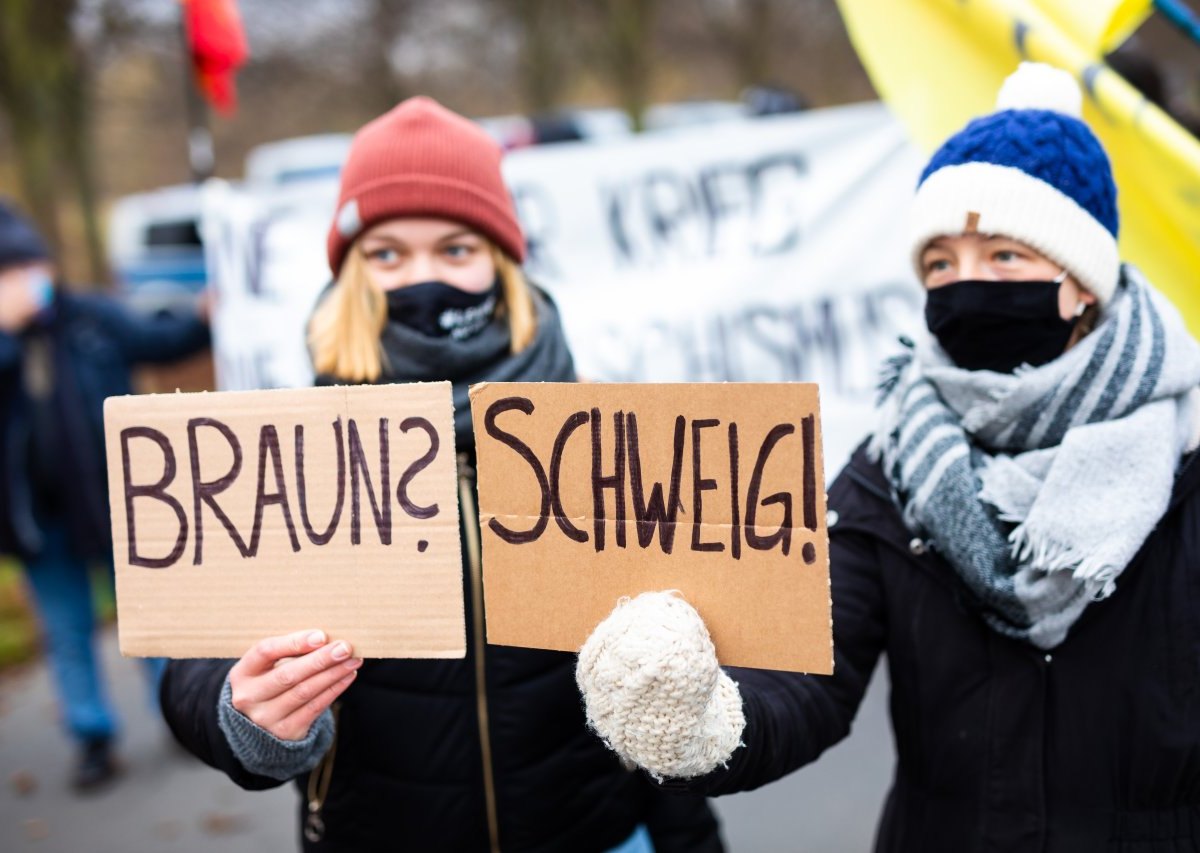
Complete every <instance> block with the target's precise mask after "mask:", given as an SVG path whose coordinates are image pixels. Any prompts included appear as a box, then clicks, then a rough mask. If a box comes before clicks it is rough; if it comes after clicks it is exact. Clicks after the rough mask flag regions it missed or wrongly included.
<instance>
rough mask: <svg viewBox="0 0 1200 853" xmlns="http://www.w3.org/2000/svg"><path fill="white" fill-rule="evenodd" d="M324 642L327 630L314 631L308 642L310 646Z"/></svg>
mask: <svg viewBox="0 0 1200 853" xmlns="http://www.w3.org/2000/svg"><path fill="white" fill-rule="evenodd" d="M324 642H325V632H324V631H313V632H312V633H311V634H309V635H308V644H309V645H310V646H319V645H322V644H323V643H324Z"/></svg>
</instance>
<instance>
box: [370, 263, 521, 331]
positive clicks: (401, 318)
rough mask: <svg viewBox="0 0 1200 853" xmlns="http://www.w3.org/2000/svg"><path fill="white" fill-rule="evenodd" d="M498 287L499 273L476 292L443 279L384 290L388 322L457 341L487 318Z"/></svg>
mask: <svg viewBox="0 0 1200 853" xmlns="http://www.w3.org/2000/svg"><path fill="white" fill-rule="evenodd" d="M499 291H500V279H499V277H497V278H496V280H495V281H494V282H493V283H492V286H491V287H490V288H488V289H487V290H484V291H482V292H480V293H471V292H469V291H466V290H463V289H462V288H460V287H455V286H454V285H451V284H446V283H445V282H443V281H423V282H420V283H419V284H409V285H406V286H404V287H398V288H396V289H395V290H389V291H387V293H386V294H385V295H386V297H387V315H388V319H389V320H391V321H392V322H394V323H400V324H402V325H405V326H408V327H409V328H410V329H412V330H414V331H417V332H420V333H421V334H422V335H426V336H427V337H431V338H447V337H449V338H453V339H454V340H456V341H461V340H465V339H467V338H471V337H474V336H475V335H477V334H479V332H480V331H482V330H483V328H484V327H485V326H487V324H488V323H489V322H491V319H492V314H494V313H495V311H496V295H497V294H498V293H499Z"/></svg>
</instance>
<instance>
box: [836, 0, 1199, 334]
mask: <svg viewBox="0 0 1200 853" xmlns="http://www.w3.org/2000/svg"><path fill="white" fill-rule="evenodd" d="M838 5H839V6H840V7H841V10H842V16H843V18H844V19H845V21H846V26H847V29H848V30H849V31H850V38H851V40H852V41H853V42H854V46H855V49H856V50H857V51H858V55H859V58H860V59H861V60H862V62H863V64H864V65H865V66H866V68H867V72H868V73H869V74H870V75H871V80H872V82H873V83H874V84H875V88H876V90H877V91H878V92H879V93H880V95H881V96H882V97H883V99H884V101H886V102H887V103H888V104H889V106H890V107H891V108H892V109H893V110H894V111H895V113H896V114H897V115H898V116H899V117H900V119H901V120H902V121H904V122H905V124H906V125H907V126H908V128H909V131H910V133H911V134H912V136H913V138H914V139H915V140H916V141H917V143H918V144H919V145H921V146H922V147H924V148H926V149H927V150H929V151H932V150H933V149H934V148H935V147H936V146H937V145H939V144H940V143H941V142H942V141H944V140H945V139H946V137H948V136H949V135H950V134H952V133H954V132H956V131H957V130H959V129H960V128H961V127H962V126H963V125H964V124H966V123H967V121H969V120H970V119H972V118H974V117H976V116H980V115H984V114H986V113H989V112H991V111H992V110H993V109H994V105H995V98H996V93H997V92H999V91H1000V84H1001V83H1002V82H1003V81H1004V78H1005V77H1007V76H1008V75H1009V74H1010V73H1012V72H1013V71H1014V70H1015V69H1016V67H1017V65H1018V64H1019V63H1020V62H1021V61H1022V60H1030V61H1034V62H1045V63H1048V64H1050V65H1054V66H1057V67H1059V68H1062V69H1065V70H1067V71H1069V72H1071V73H1072V74H1073V75H1074V76H1075V78H1076V79H1077V80H1078V81H1079V82H1080V84H1081V85H1082V86H1083V89H1084V92H1085V96H1084V107H1083V112H1084V119H1085V120H1086V121H1087V122H1088V124H1089V125H1090V126H1091V128H1092V130H1094V131H1095V132H1096V135H1097V136H1098V137H1099V138H1100V140H1101V142H1103V144H1104V147H1105V149H1106V150H1107V151H1108V155H1109V157H1110V158H1111V159H1112V163H1113V172H1114V176H1115V178H1116V182H1117V203H1118V207H1119V210H1120V216H1121V235H1120V249H1121V257H1122V258H1123V259H1124V260H1128V261H1131V262H1133V263H1135V264H1137V265H1138V267H1140V268H1141V269H1142V270H1143V271H1144V272H1145V273H1146V275H1147V276H1148V277H1149V278H1150V280H1151V281H1152V282H1154V283H1155V284H1156V285H1157V286H1158V287H1159V288H1160V289H1161V290H1162V291H1163V292H1164V293H1166V294H1167V296H1168V297H1170V299H1171V300H1172V301H1173V302H1174V303H1175V305H1176V306H1178V308H1179V310H1180V311H1181V312H1183V314H1184V316H1185V317H1186V318H1187V321H1188V325H1189V327H1190V328H1191V330H1192V333H1193V334H1197V335H1200V141H1197V140H1196V139H1195V138H1194V137H1193V136H1191V134H1189V133H1188V132H1187V131H1185V130H1184V129H1183V128H1182V127H1180V126H1179V125H1178V124H1177V123H1175V122H1174V121H1173V120H1172V119H1171V118H1170V117H1169V116H1167V115H1166V114H1165V113H1164V112H1163V111H1162V110H1160V109H1159V108H1158V107H1156V106H1154V105H1153V104H1151V103H1149V102H1148V101H1147V100H1146V99H1145V98H1143V97H1142V95H1141V94H1140V93H1139V92H1137V90H1135V89H1134V88H1133V87H1131V86H1130V85H1129V84H1127V83H1126V82H1125V81H1124V79H1123V78H1121V77H1120V76H1119V75H1118V74H1117V73H1116V72H1114V71H1112V70H1111V69H1110V68H1108V66H1106V65H1105V64H1104V61H1103V59H1102V55H1103V54H1104V53H1105V52H1107V51H1109V50H1112V49H1113V48H1114V47H1116V46H1117V45H1118V44H1120V42H1121V41H1123V40H1124V39H1125V38H1127V37H1128V35H1129V33H1131V32H1132V31H1133V30H1134V29H1136V28H1137V26H1138V25H1140V24H1141V23H1142V21H1144V20H1145V18H1146V16H1147V15H1148V14H1149V11H1150V9H1149V7H1150V2H1149V0H1138V2H1132V1H1131V0H971V2H962V0H838Z"/></svg>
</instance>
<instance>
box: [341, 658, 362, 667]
mask: <svg viewBox="0 0 1200 853" xmlns="http://www.w3.org/2000/svg"><path fill="white" fill-rule="evenodd" d="M342 666H344V667H346V669H358V668H359V667H360V666H362V658H350V660H348V661H346V662H345V663H344V664H342Z"/></svg>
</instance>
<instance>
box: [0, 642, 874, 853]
mask: <svg viewBox="0 0 1200 853" xmlns="http://www.w3.org/2000/svg"><path fill="white" fill-rule="evenodd" d="M104 655H105V665H106V668H107V672H108V673H109V675H110V682H111V683H112V684H113V685H114V687H115V689H116V691H117V695H118V705H119V706H120V709H121V714H122V718H123V721H124V723H125V735H124V739H123V742H122V747H121V754H122V758H123V760H124V763H125V768H126V769H125V775H124V778H122V779H121V781H120V782H119V783H118V784H116V785H115V786H113V787H111V788H109V789H107V790H105V791H103V792H100V793H97V794H94V795H91V796H87V797H76V796H74V795H72V794H71V793H70V792H69V791H68V790H67V787H66V779H67V777H68V775H69V773H70V770H71V761H72V757H73V756H72V755H71V752H70V750H69V748H68V746H67V743H66V741H65V740H64V738H63V737H62V736H61V735H60V733H59V731H58V729H57V726H56V725H55V722H54V720H55V708H54V701H53V698H52V697H51V694H50V684H49V681H48V678H47V673H46V670H45V668H44V667H43V666H42V665H41V664H40V663H35V664H31V665H29V666H27V667H24V668H21V669H16V670H9V671H7V672H5V673H4V674H3V675H2V676H0V785H2V787H0V849H2V850H4V851H6V853H27V851H28V853H77V851H87V853H143V851H146V853H158V851H165V853H215V851H224V852H225V853H272V851H291V850H296V849H297V844H296V835H295V832H296V820H295V816H294V809H295V808H296V796H297V795H296V792H295V790H294V788H292V787H290V786H288V787H286V788H280V789H276V790H274V791H267V792H258V793H247V792H244V791H242V790H240V789H239V788H237V787H236V786H235V785H234V784H233V783H232V782H229V781H228V780H227V779H225V777H224V776H222V775H220V774H219V773H217V772H216V771H213V770H210V769H209V768H207V767H205V766H203V765H202V764H200V763H199V762H198V761H195V760H193V759H191V758H190V757H188V756H185V755H183V754H182V753H180V752H179V751H178V750H176V749H175V748H174V747H173V746H172V745H171V743H170V741H169V739H168V735H167V732H166V729H165V727H164V726H163V724H162V723H161V721H159V720H157V719H156V718H155V717H154V716H153V715H152V712H151V708H150V706H149V704H148V702H147V697H146V692H145V690H144V689H143V687H144V685H143V682H142V679H141V673H140V671H139V670H138V667H137V666H136V664H135V662H134V661H130V660H123V659H121V657H120V654H119V653H118V651H117V643H116V632H115V630H114V629H112V628H109V629H107V630H106V632H105V637H104ZM883 682H884V679H883V678H881V677H877V678H876V680H875V683H874V684H873V685H872V688H871V690H870V691H869V693H868V694H867V698H866V701H865V703H864V705H863V708H862V710H861V712H860V713H859V719H858V722H857V724H856V726H855V730H854V734H853V735H852V736H851V738H850V739H849V740H848V741H846V742H845V743H843V744H841V745H840V746H838V747H837V748H836V749H834V750H832V751H830V752H829V753H828V754H826V755H825V756H824V757H823V758H822V759H821V761H820V762H818V763H817V764H816V765H814V766H812V767H809V768H806V769H805V770H802V771H800V772H799V773H796V774H793V775H792V776H790V777H789V778H787V779H785V780H783V781H782V782H779V783H776V784H774V785H771V786H769V787H767V788H764V789H763V790H761V791H756V792H753V793H750V794H741V795H738V796H735V797H726V798H724V799H722V800H719V801H718V803H717V804H718V808H719V809H720V811H721V814H722V817H723V820H724V825H725V837H726V841H727V842H728V845H729V849H730V850H731V851H752V853H757V851H763V852H764V853H774V851H807V852H808V853H854V851H869V850H870V847H871V841H872V838H873V835H874V827H875V821H876V819H877V816H878V814H879V807H880V803H881V802H882V798H883V794H884V792H885V790H886V788H887V782H888V778H889V776H890V772H891V764H892V745H891V734H890V732H889V730H888V726H887V711H886V692H887V691H886V685H885V684H884V683H883Z"/></svg>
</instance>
